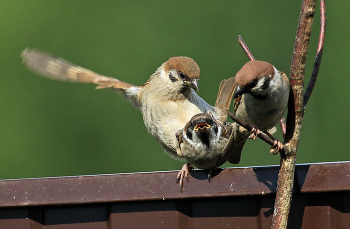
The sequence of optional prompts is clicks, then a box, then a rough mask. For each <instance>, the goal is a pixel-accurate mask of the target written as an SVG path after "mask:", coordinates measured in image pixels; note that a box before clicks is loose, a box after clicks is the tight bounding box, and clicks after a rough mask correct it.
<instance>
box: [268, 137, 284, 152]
mask: <svg viewBox="0 0 350 229" xmlns="http://www.w3.org/2000/svg"><path fill="white" fill-rule="evenodd" d="M282 149H283V143H282V142H280V141H279V140H277V139H275V140H274V141H273V146H272V147H271V150H270V153H272V154H273V155H276V154H277V153H278V152H279V151H281V150H282Z"/></svg>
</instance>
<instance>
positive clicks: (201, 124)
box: [194, 120, 211, 133]
mask: <svg viewBox="0 0 350 229" xmlns="http://www.w3.org/2000/svg"><path fill="white" fill-rule="evenodd" d="M210 127H211V126H210V125H209V124H208V123H206V122H205V121H204V120H199V122H198V123H197V125H196V126H195V127H194V130H195V131H197V132H200V133H203V132H205V131H207V130H209V129H210Z"/></svg>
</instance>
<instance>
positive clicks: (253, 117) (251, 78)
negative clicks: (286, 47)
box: [228, 60, 290, 164]
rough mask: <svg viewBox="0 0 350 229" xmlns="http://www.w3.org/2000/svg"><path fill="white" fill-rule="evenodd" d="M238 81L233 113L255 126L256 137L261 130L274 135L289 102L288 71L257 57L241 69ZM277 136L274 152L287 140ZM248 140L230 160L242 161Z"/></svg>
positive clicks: (272, 150)
mask: <svg viewBox="0 0 350 229" xmlns="http://www.w3.org/2000/svg"><path fill="white" fill-rule="evenodd" d="M235 83H236V87H235V91H234V94H233V97H234V109H233V114H234V115H235V116H236V117H237V118H238V119H240V120H241V121H243V122H245V123H247V124H249V125H251V126H253V127H254V128H255V131H253V132H255V133H253V134H252V135H250V137H252V138H253V140H255V138H256V133H257V132H259V131H263V132H264V133H265V134H267V135H268V136H269V137H271V138H273V136H272V135H271V132H274V131H275V128H274V127H275V125H276V124H277V123H278V122H279V121H280V120H281V118H282V117H283V114H284V112H285V110H286V108H287V104H288V98H289V91H290V83H289V79H288V77H287V75H286V74H285V73H283V72H281V71H278V70H277V69H276V68H275V67H274V66H273V65H272V64H270V63H268V62H265V61H259V60H253V61H249V62H248V63H246V64H245V65H244V66H243V67H242V68H241V69H240V70H239V71H238V72H237V74H236V76H235ZM235 124H236V123H235ZM236 125H237V124H236ZM242 134H243V133H242ZM245 134H246V133H244V135H245ZM273 140H274V146H273V147H272V149H271V151H270V152H271V153H277V152H278V151H279V150H280V149H281V148H283V144H282V143H281V142H280V141H278V140H276V139H274V138H273ZM245 142H246V140H244V141H242V142H241V144H240V145H239V146H237V147H236V149H235V150H234V152H233V153H232V155H231V156H230V158H229V159H228V161H229V162H231V163H233V164H237V163H239V161H240V158H241V151H242V149H243V146H244V144H245ZM274 148H276V149H275V150H274Z"/></svg>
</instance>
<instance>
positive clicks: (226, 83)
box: [215, 77, 237, 123]
mask: <svg viewBox="0 0 350 229" xmlns="http://www.w3.org/2000/svg"><path fill="white" fill-rule="evenodd" d="M236 86H237V85H236V83H235V78H234V77H231V78H229V79H227V80H223V81H221V83H220V86H219V92H218V96H217V98H216V102H215V107H217V108H219V109H220V110H221V112H222V113H223V114H224V115H223V118H222V119H221V120H219V121H221V122H222V123H223V122H226V118H227V111H228V110H229V109H230V105H231V100H232V96H233V93H234V91H235V89H236Z"/></svg>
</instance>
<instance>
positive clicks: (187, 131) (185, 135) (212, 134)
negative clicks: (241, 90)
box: [176, 77, 250, 191]
mask: <svg viewBox="0 0 350 229" xmlns="http://www.w3.org/2000/svg"><path fill="white" fill-rule="evenodd" d="M235 87H236V84H235V79H234V77H232V78H230V79H227V80H223V81H222V82H221V84H220V87H219V92H218V96H217V99H216V103H215V107H216V108H218V109H220V110H221V112H222V113H223V114H224V116H222V118H221V119H216V118H215V117H214V116H213V115H212V113H211V111H208V112H206V113H200V114H197V115H195V116H193V117H192V118H191V120H189V122H188V123H187V124H186V125H185V126H184V128H183V129H181V130H179V131H178V132H177V134H176V137H177V139H178V147H177V153H178V155H179V156H181V157H183V158H184V159H186V161H187V162H188V163H186V164H184V166H183V167H182V169H181V170H180V172H179V173H178V177H177V182H178V183H179V184H180V190H181V191H182V190H183V181H184V179H186V180H187V181H188V178H189V170H191V169H192V165H194V166H195V167H197V168H199V169H204V170H209V172H208V180H209V182H210V179H211V175H212V171H213V169H215V168H217V167H219V166H220V165H222V164H224V163H225V162H226V161H227V159H228V158H229V157H230V155H231V153H232V152H233V150H234V149H235V148H236V146H238V145H239V144H240V143H241V142H242V141H243V140H245V139H246V138H247V137H248V136H249V135H250V132H248V131H245V132H244V131H243V130H240V129H239V128H243V127H240V126H238V125H233V124H231V123H228V122H226V117H227V111H228V110H229V107H230V104H231V100H232V97H233V93H234V89H235ZM243 129H244V128H243Z"/></svg>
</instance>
